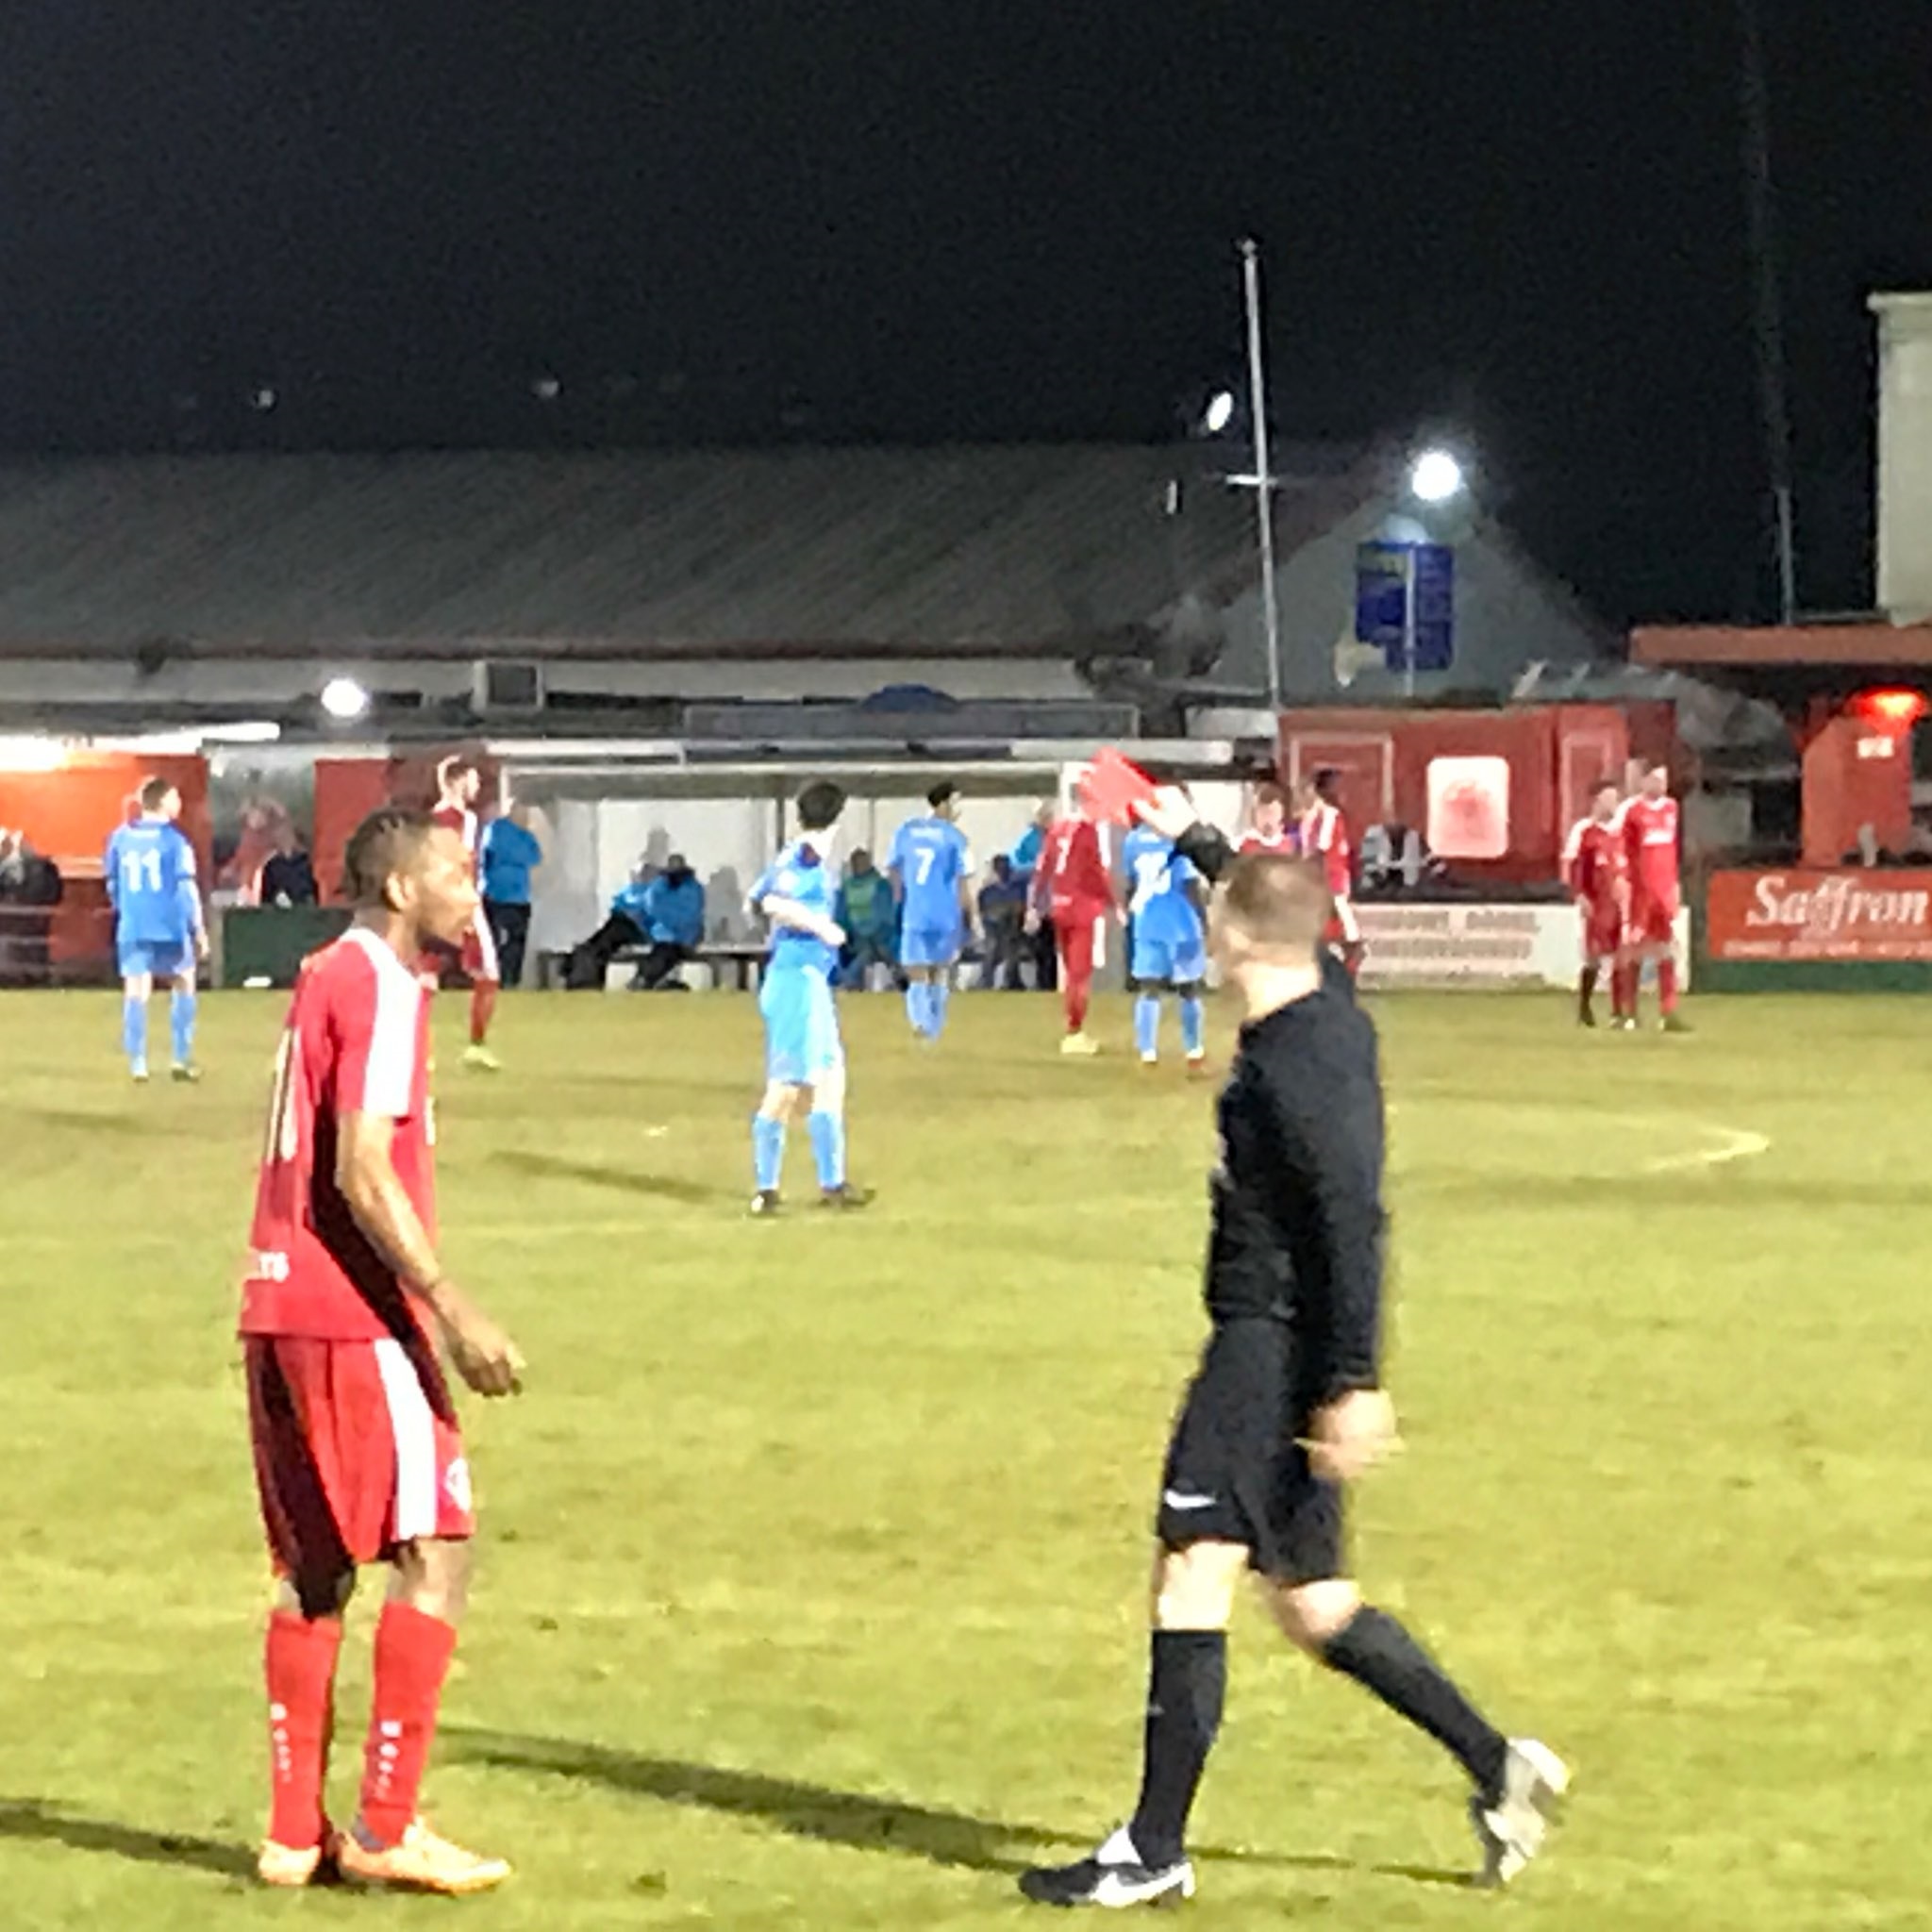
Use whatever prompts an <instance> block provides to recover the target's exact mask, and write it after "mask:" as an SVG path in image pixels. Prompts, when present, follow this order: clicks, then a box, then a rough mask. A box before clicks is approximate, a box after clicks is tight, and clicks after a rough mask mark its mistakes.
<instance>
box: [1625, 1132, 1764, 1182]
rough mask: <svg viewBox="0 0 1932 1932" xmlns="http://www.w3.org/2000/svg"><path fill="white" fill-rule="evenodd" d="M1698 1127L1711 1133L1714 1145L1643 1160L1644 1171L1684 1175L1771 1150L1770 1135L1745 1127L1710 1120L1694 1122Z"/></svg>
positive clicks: (1753, 1156) (1752, 1157)
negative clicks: (1691, 1151)
mask: <svg viewBox="0 0 1932 1932" xmlns="http://www.w3.org/2000/svg"><path fill="white" fill-rule="evenodd" d="M1698 1125H1699V1127H1700V1129H1701V1130H1702V1131H1703V1132H1704V1133H1707V1134H1711V1135H1714V1136H1715V1137H1716V1139H1717V1141H1718V1144H1717V1145H1716V1146H1715V1147H1702V1148H1699V1149H1698V1151H1697V1152H1696V1153H1695V1154H1673V1155H1671V1156H1669V1157H1667V1158H1664V1159H1662V1160H1649V1161H1646V1162H1645V1163H1644V1166H1643V1171H1644V1173H1645V1174H1684V1173H1687V1172H1693V1171H1695V1170H1696V1169H1698V1168H1701V1167H1724V1166H1725V1165H1727V1164H1728V1163H1729V1162H1731V1161H1733V1160H1751V1159H1754V1158H1756V1157H1757V1156H1758V1155H1760V1154H1768V1153H1770V1152H1771V1136H1770V1135H1768V1134H1758V1133H1754V1132H1753V1131H1752V1130H1751V1129H1750V1128H1749V1127H1721V1126H1718V1125H1717V1124H1715V1123H1713V1122H1709V1121H1702V1122H1699V1123H1698Z"/></svg>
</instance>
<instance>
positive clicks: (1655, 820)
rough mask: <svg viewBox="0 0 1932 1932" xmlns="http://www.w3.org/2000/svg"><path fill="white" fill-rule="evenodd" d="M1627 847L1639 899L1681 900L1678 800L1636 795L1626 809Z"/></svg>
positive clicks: (1664, 903)
mask: <svg viewBox="0 0 1932 1932" xmlns="http://www.w3.org/2000/svg"><path fill="white" fill-rule="evenodd" d="M1623 828H1624V850H1625V851H1626V852H1627V854H1628V855H1629V859H1630V876H1631V879H1632V882H1633V886H1634V890H1635V891H1636V894H1637V896H1638V898H1640V899H1648V900H1651V901H1654V902H1655V903H1656V904H1657V905H1660V906H1674V905H1675V904H1676V903H1677V801H1676V800H1675V799H1674V798H1643V797H1637V798H1633V799H1631V800H1630V801H1629V803H1628V804H1626V805H1625V806H1624V815H1623Z"/></svg>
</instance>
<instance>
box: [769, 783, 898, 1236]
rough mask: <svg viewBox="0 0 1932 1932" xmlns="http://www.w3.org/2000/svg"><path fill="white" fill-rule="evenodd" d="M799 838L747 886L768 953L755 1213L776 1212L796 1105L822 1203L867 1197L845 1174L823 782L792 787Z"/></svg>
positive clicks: (834, 929) (835, 937)
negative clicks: (768, 926)
mask: <svg viewBox="0 0 1932 1932" xmlns="http://www.w3.org/2000/svg"><path fill="white" fill-rule="evenodd" d="M797 809H798V828H799V837H798V838H797V839H796V840H794V841H792V842H791V844H790V845H788V846H786V848H785V849H784V851H782V852H781V853H779V855H778V856H777V858H774V860H773V861H772V863H771V865H770V866H769V867H767V869H766V871H765V873H764V874H763V876H762V877H760V878H759V880H758V883H757V884H756V885H755V886H753V888H752V889H751V896H750V898H749V900H748V901H747V903H748V904H749V906H750V908H751V909H752V911H753V912H754V913H756V914H758V915H759V916H760V917H762V918H765V919H768V920H770V921H771V923H772V956H771V959H770V961H769V962H768V964H767V966H766V968H765V983H764V985H763V987H762V988H760V990H759V992H758V1010H759V1012H760V1013H762V1014H763V1015H764V1021H765V1097H764V1100H763V1101H762V1102H761V1103H760V1105H759V1107H758V1113H757V1114H756V1115H755V1116H754V1117H753V1120H752V1124H751V1147H752V1166H753V1170H754V1173H755V1175H756V1180H757V1187H758V1191H757V1193H756V1194H754V1195H753V1196H752V1204H751V1211H752V1212H753V1213H754V1214H775V1213H776V1212H777V1211H778V1208H779V1199H778V1183H779V1180H780V1179H781V1178H782V1176H783V1174H784V1171H785V1130H786V1128H787V1126H788V1125H789V1124H791V1118H792V1116H793V1115H794V1114H795V1113H796V1112H798V1110H799V1109H800V1108H804V1109H805V1113H806V1128H807V1131H808V1133H809V1134H810V1136H811V1152H812V1158H813V1160H814V1162H815V1163H816V1164H817V1167H818V1174H819V1199H820V1200H821V1201H822V1202H823V1203H824V1206H825V1207H827V1208H863V1207H865V1206H866V1205H867V1203H868V1202H869V1201H870V1200H871V1199H872V1196H871V1195H870V1194H868V1193H867V1192H866V1191H864V1190H863V1189H861V1188H855V1187H853V1186H852V1185H851V1184H850V1183H849V1182H848V1181H847V1180H846V1178H845V1049H844V1046H843V1045H842V1043H841V1041H840V1039H839V1012H838V1008H837V1007H836V1006H835V1005H834V1004H833V1000H832V974H834V973H835V972H836V971H837V970H838V966H839V949H840V947H841V946H842V945H843V944H844V943H845V935H844V933H843V931H842V930H841V928H840V926H839V924H838V923H837V922H836V921H835V920H834V919H833V917H832V907H833V905H834V904H835V902H836V901H837V899H838V896H839V877H838V872H837V869H836V868H835V867H834V866H833V864H832V859H831V852H832V830H833V827H834V826H836V825H837V824H838V823H839V815H840V814H841V812H842V811H843V810H844V809H845V794H844V792H843V791H841V790H840V789H839V787H838V786H836V785H833V784H829V783H827V782H826V781H825V780H824V779H819V780H816V781H815V782H814V783H812V784H810V785H808V786H807V787H806V788H805V790H804V791H801V792H800V793H799V794H798V808H797Z"/></svg>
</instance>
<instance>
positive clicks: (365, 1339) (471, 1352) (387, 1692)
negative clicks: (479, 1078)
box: [242, 806, 523, 1893]
mask: <svg viewBox="0 0 1932 1932" xmlns="http://www.w3.org/2000/svg"><path fill="white" fill-rule="evenodd" d="M346 872H347V877H348V888H349V891H350V894H351V896H352V898H353V899H354V901H355V906H356V917H355V923H354V924H352V925H351V926H350V928H349V930H348V931H347V932H346V933H344V934H343V936H342V937H341V939H340V940H338V941H335V942H334V943H333V944H332V945H329V946H325V948H323V950H322V951H321V952H319V953H316V954H313V955H311V957H310V958H308V960H307V961H306V962H305V964H304V965H303V968H302V973H301V976H300V978H299V979H298V980H297V981H296V985H295V996H294V1000H293V1003H292V1004H291V1007H290V1009H289V1022H288V1027H287V1030H286V1031H285V1032H284V1033H283V1035H282V1041H281V1046H280V1049H279V1051H278V1053H277V1055H276V1059H275V1092H274V1097H273V1099H272V1101H271V1104H270V1110H269V1123H268V1141H267V1145H266V1147H265V1148H264V1150H263V1154H262V1167H261V1180H260V1185H259V1188H258V1192H257V1194H256V1202H255V1223H254V1228H253V1231H252V1234H251V1243H252V1245H253V1247H254V1250H255V1257H254V1263H253V1267H252V1269H251V1272H250V1274H249V1277H248V1281H247V1284H246V1286H245V1288H244V1289H243V1291H242V1338H243V1344H244V1348H245V1352H246V1362H247V1377H248V1408H249V1420H250V1424H251V1427H252V1430H253V1434H254V1439H255V1468H256V1477H257V1481H258V1487H259V1490H260V1495H261V1511H262V1520H263V1523H264V1524H265V1525H266V1527H267V1530H268V1540H269V1548H270V1550H271V1552H272V1553H273V1556H274V1559H275V1569H276V1572H277V1574H278V1576H279V1578H280V1587H279V1591H278V1594H277V1597H276V1602H275V1609H274V1611H273V1613H272V1614H271V1616H270V1618H269V1625H268V1646H267V1658H266V1667H267V1679H268V1703H269V1738H270V1750H271V1767H272V1781H271V1790H272V1810H271V1813H270V1821H269V1830H268V1838H267V1841H266V1842H265V1843H264V1844H263V1846H262V1849H261V1857H260V1861H259V1868H258V1869H259V1871H260V1874H261V1877H262V1879H263V1880H264V1881H265V1882H266V1883H268V1884H270V1885H278V1886H302V1885H307V1884H308V1883H309V1882H310V1881H311V1880H313V1879H315V1878H317V1877H318V1876H319V1875H325V1874H326V1875H333V1874H334V1872H340V1874H341V1876H343V1877H345V1878H348V1879H350V1880H353V1881H356V1882H359V1883H365V1884H372V1885H389V1886H397V1887H402V1888H407V1889H410V1890H422V1891H439V1892H451V1893H458V1892H472V1891H484V1890H489V1889H490V1888H491V1886H494V1885H498V1884H500V1883H501V1882H502V1881H503V1880H504V1879H505V1878H506V1877H508V1875H509V1867H508V1865H506V1864H505V1863H504V1862H503V1861H502V1860H501V1859H498V1858H485V1857H478V1856H477V1855H476V1854H475V1853H474V1852H467V1851H464V1850H462V1849H461V1848H460V1847H459V1846H457V1845H453V1844H451V1843H449V1842H448V1841H447V1840H443V1839H441V1838H439V1837H438V1836H437V1835H436V1834H435V1833H434V1832H432V1831H431V1830H430V1829H429V1828H428V1826H427V1825H426V1824H424V1823H423V1821H422V1820H421V1818H420V1817H418V1815H417V1810H416V1801H417V1792H418V1790H419V1787H420V1786H421V1783H422V1778H423V1772H424V1767H425V1762H426V1760H427V1758H428V1756H429V1747H430V1742H431V1740H432V1739H433V1737H434V1735H435V1731H436V1718H437V1708H438V1706H439V1704H440V1702H441V1694H442V1681H443V1677H444V1674H446V1673H447V1671H448V1669H449V1662H450V1657H451V1654H452V1653H453V1651H454V1650H455V1648H456V1641H457V1631H456V1626H457V1623H458V1619H459V1618H460V1616H461V1614H462V1610H463V1605H464V1598H465V1595H466V1592H467V1588H468V1582H469V1574H470V1543H469V1539H470V1537H471V1534H472V1533H473V1531H474V1529H475V1518H474V1516H473V1514H472V1509H471V1500H470V1472H469V1465H468V1463H467V1462H466V1460H465V1459H464V1456H463V1443H462V1437H461V1435H460V1433H459V1431H458V1424H457V1415H456V1408H455V1406H454V1404H453V1403H452V1402H451V1400H450V1393H449V1388H448V1385H447V1383H446V1382H445V1381H444V1379H443V1374H442V1371H441V1367H440V1366H439V1364H438V1353H437V1352H438V1344H439V1343H440V1344H441V1348H442V1350H443V1351H444V1352H445V1353H446V1354H447V1356H448V1357H449V1359H450V1360H451V1361H452V1362H453V1363H454V1364H455V1367H456V1370H457V1373H458V1374H459V1375H461V1377H462V1378H463V1380H464V1381H465V1382H467V1383H468V1384H469V1386H470V1387H471V1388H472V1389H474V1390H475V1391H476V1392H477V1393H478V1394H480V1395H508V1394H511V1393H513V1392H514V1391H515V1390H516V1388H517V1378H518V1375H519V1374H520V1373H521V1371H522V1368H523V1360H522V1357H520V1356H519V1355H518V1353H517V1351H516V1348H515V1346H514V1345H513V1344H512V1343H511V1341H510V1340H509V1338H508V1336H507V1335H505V1334H504V1332H503V1331H502V1329H500V1328H498V1327H497V1326H496V1324H494V1323H492V1322H491V1321H489V1320H487V1319H486V1318H485V1317H484V1316H483V1315H482V1314H480V1313H478V1311H477V1310H476V1309H475V1307H473V1306H472V1305H471V1303H470V1301H469V1300H468V1299H467V1297H465V1296H464V1295H463V1294H462V1293H461V1292H460V1291H458V1289H457V1288H456V1287H455V1285H454V1284H453V1283H452V1282H451V1281H450V1279H449V1277H448V1276H447V1275H446V1274H444V1273H443V1269H442V1264H441V1261H440V1260H439V1258H438V1256H437V1232H436V1210H435V1183H434V1176H433V1165H434V1154H433V1151H432V1150H433V1143H434V1139H435V1136H434V1131H433V1128H432V1124H431V1112H430V1099H429V1013H428V1004H429V1001H428V993H427V991H426V990H425V985H424V983H423V980H422V979H421V977H420V976H419V973H418V969H417V964H416V962H417V961H418V960H419V959H420V958H421V957H422V953H423V948H424V946H425V943H427V942H429V941H439V942H441V943H443V944H453V943H454V942H455V941H458V940H459V939H460V938H461V937H462V935H463V933H464V931H465V930H466V929H467V928H468V927H469V926H470V925H471V924H473V923H474V921H475V916H476V904H477V902H476V887H475V879H474V877H473V875H472V873H471V869H470V863H469V856H468V854H467V853H465V852H464V850H463V848H462V846H461V844H460V843H459V842H458V840H457V839H456V837H455V836H454V835H453V834H451V833H450V832H448V831H446V830H444V829H442V828H441V827H440V826H438V825H437V824H435V823H434V822H433V821H432V820H431V818H430V817H429V815H428V814H427V813H426V812H416V811H408V810H405V809H403V808H400V807H395V806H391V807H385V808H383V809H382V810H380V811H378V812H375V813H374V814H373V815H372V816H371V817H369V818H367V819H365V820H364V821H363V822H362V824H360V825H359V826H358V828H357V831H356V833H355V836H354V837H353V838H351V840H350V841H349V846H348V853H347V858H346ZM374 1562H385V1563H387V1564H389V1565H390V1566H391V1574H390V1587H389V1596H388V1600H387V1601H386V1602H385V1603H384V1605H383V1607H382V1614H381V1617H380V1618H379V1620H378V1621H377V1623H376V1626H375V1703H374V1707H373V1709H372V1711H371V1713H370V1720H369V1739H368V1744H367V1746H366V1749H365V1753H364V1760H363V1773H362V1794H361V1804H360V1807H359V1808H358V1812H357V1815H356V1821H355V1824H353V1825H352V1826H351V1828H350V1829H349V1830H348V1831H347V1832H345V1833H343V1834H341V1836H340V1837H338V1836H336V1835H335V1834H333V1833H332V1832H331V1831H330V1828H329V1825H328V1822H327V1819H326V1817H325V1813H324V1810H323V1790H324V1783H325V1776H326V1773H327V1763H328V1745H329V1736H330V1732H331V1729H332V1727H333V1724H334V1701H335V1700H334V1686H335V1674H336V1658H337V1654H338V1652H339V1650H340V1648H341V1641H342V1622H341V1619H342V1611H343V1608H344V1607H345V1606H346V1605H347V1603H348V1600H349V1594H350V1592H351V1591H352V1590H353V1589H354V1588H355V1583H356V1571H357V1566H358V1565H359V1564H363V1563H374ZM330 1868H333V1870H332V1871H331V1870H330Z"/></svg>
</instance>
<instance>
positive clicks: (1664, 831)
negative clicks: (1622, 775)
mask: <svg viewBox="0 0 1932 1932" xmlns="http://www.w3.org/2000/svg"><path fill="white" fill-rule="evenodd" d="M1620 823H1621V824H1622V826H1623V831H1624V852H1625V854H1626V856H1627V857H1628V858H1629V862H1630V926H1629V931H1628V933H1627V935H1626V938H1625V951H1624V969H1623V970H1624V1006H1623V1011H1624V1015H1625V1020H1624V1024H1626V1025H1629V1026H1634V1025H1636V1024H1637V991H1638V985H1639V982H1640V980H1641V976H1642V973H1643V962H1644V961H1645V960H1646V959H1654V960H1656V961H1657V1007H1658V1009H1659V1012H1660V1014H1661V1019H1660V1023H1659V1024H1661V1025H1662V1027H1663V1030H1664V1031H1665V1032H1666V1033H1688V1032H1689V1031H1690V1030H1691V1029H1690V1027H1689V1026H1687V1025H1686V1024H1685V1023H1684V1020H1683V1017H1682V1016H1681V1015H1680V1014H1679V1013H1678V1011H1677V939H1676V922H1677V908H1678V905H1679V903H1680V892H1679V886H1678V874H1677V850H1678V841H1679V833H1680V827H1679V823H1678V812H1677V801H1676V800H1675V799H1674V798H1673V797H1672V796H1671V774H1670V772H1669V771H1668V770H1667V769H1666V768H1665V767H1664V766H1662V765H1652V766H1651V767H1650V769H1649V770H1648V771H1647V772H1645V774H1643V786H1642V789H1641V791H1639V792H1638V794H1637V796H1636V797H1635V798H1633V799H1631V800H1629V801H1628V802H1627V803H1626V804H1625V805H1624V810H1623V815H1622V819H1621V821H1620Z"/></svg>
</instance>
